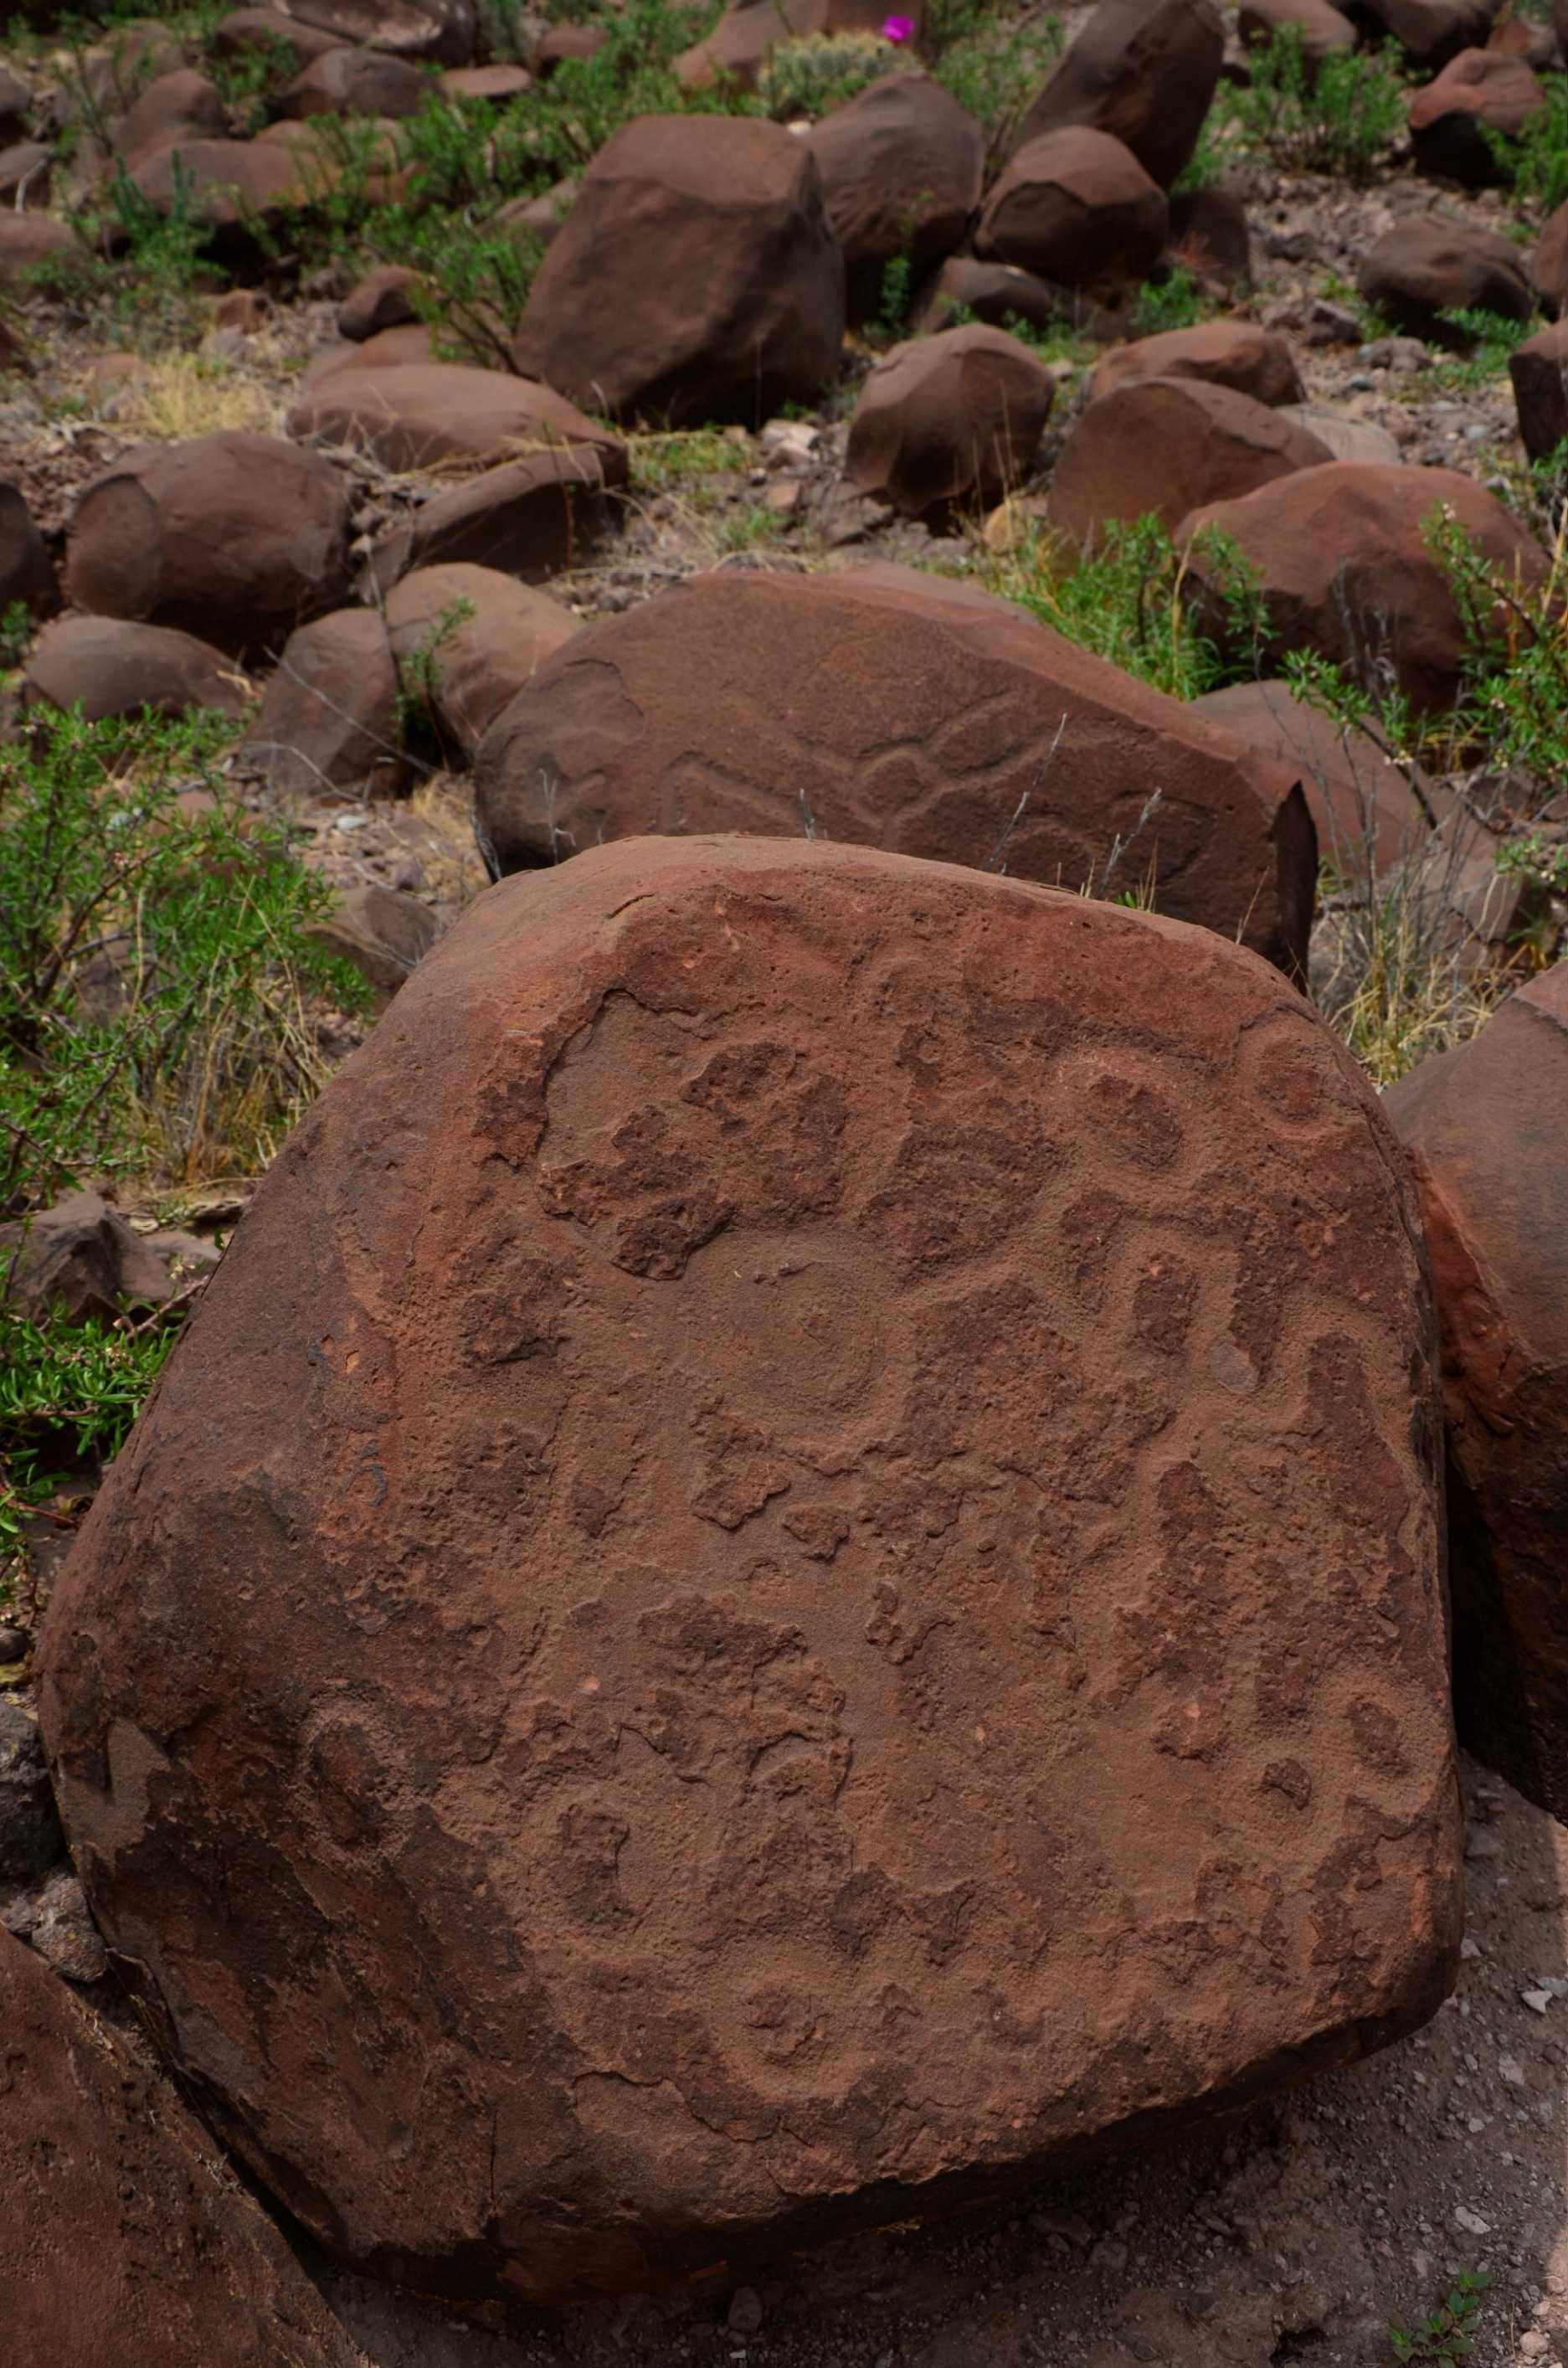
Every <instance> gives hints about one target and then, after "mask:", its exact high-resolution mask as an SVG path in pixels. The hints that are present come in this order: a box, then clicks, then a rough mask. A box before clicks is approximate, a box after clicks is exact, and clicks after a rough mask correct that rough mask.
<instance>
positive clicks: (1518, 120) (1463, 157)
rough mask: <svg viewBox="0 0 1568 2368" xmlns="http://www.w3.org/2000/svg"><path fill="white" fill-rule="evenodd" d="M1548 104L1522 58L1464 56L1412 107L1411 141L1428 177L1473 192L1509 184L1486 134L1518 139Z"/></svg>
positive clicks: (1464, 52) (1466, 53) (1479, 52)
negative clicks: (1443, 179) (1444, 179)
mask: <svg viewBox="0 0 1568 2368" xmlns="http://www.w3.org/2000/svg"><path fill="white" fill-rule="evenodd" d="M1545 104H1546V91H1545V89H1544V87H1543V85H1541V84H1540V81H1539V80H1538V79H1537V77H1536V76H1535V74H1532V72H1531V71H1530V68H1529V67H1528V65H1527V64H1526V63H1525V61H1524V59H1523V58H1516V57H1508V56H1506V55H1505V54H1504V53H1503V52H1501V51H1496V50H1461V51H1460V54H1459V56H1458V57H1457V58H1454V59H1452V60H1451V61H1450V63H1449V64H1448V65H1446V66H1445V67H1444V68H1443V71H1442V73H1441V74H1439V75H1438V76H1437V80H1436V81H1435V82H1430V83H1428V84H1427V85H1426V88H1425V90H1418V91H1416V92H1415V94H1414V95H1413V97H1412V98H1411V100H1410V104H1409V109H1408V112H1409V117H1410V136H1411V141H1412V144H1413V145H1414V147H1415V161H1416V163H1417V164H1418V165H1420V166H1421V168H1422V170H1423V171H1424V172H1427V173H1439V174H1444V175H1446V176H1448V177H1449V179H1450V180H1455V181H1463V182H1465V183H1466V184H1468V185H1469V186H1470V187H1471V188H1489V187H1490V186H1491V185H1492V184H1493V183H1494V182H1495V181H1501V180H1502V179H1504V178H1505V175H1504V172H1503V169H1502V167H1501V166H1500V165H1499V164H1498V162H1497V159H1496V157H1495V156H1494V154H1493V152H1492V148H1491V145H1490V143H1489V142H1488V140H1487V138H1486V133H1487V131H1500V132H1503V133H1505V134H1506V135H1507V136H1508V137H1509V138H1510V139H1517V137H1518V135H1519V134H1520V133H1521V132H1522V131H1523V130H1524V128H1525V126H1526V124H1527V123H1528V121H1529V120H1530V118H1531V116H1532V115H1537V114H1539V113H1540V109H1541V108H1543V107H1544V106H1545Z"/></svg>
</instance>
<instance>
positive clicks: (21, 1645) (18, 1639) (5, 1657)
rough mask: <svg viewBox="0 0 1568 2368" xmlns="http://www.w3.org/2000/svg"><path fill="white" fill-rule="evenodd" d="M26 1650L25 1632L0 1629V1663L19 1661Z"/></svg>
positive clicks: (16, 1629) (15, 1629) (17, 1629)
mask: <svg viewBox="0 0 1568 2368" xmlns="http://www.w3.org/2000/svg"><path fill="white" fill-rule="evenodd" d="M27 1649H28V1639H27V1634H26V1631H25V1630H23V1629H21V1628H0V1663H6V1664H9V1663H10V1662H12V1661H19V1660H20V1659H21V1658H22V1656H23V1655H24V1653H25V1652H26V1651H27Z"/></svg>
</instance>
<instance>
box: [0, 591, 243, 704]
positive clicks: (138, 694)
mask: <svg viewBox="0 0 1568 2368" xmlns="http://www.w3.org/2000/svg"><path fill="white" fill-rule="evenodd" d="M23 684H24V687H25V689H26V691H27V695H28V698H29V699H41V700H47V701H48V703H49V704H50V705H51V707H80V708H81V710H82V712H83V713H84V715H85V716H86V717H87V719H88V721H89V722H90V723H97V722H98V721H99V720H100V719H101V718H102V717H104V716H106V715H137V714H145V713H151V714H153V715H182V714H184V713H185V712H187V710H188V709H190V708H193V707H202V708H208V709H210V710H212V711H213V712H216V713H218V714H221V715H243V714H244V712H245V709H246V708H247V707H248V706H249V704H250V700H251V687H250V684H249V682H248V681H247V680H246V678H245V677H244V675H243V674H242V673H241V672H240V670H239V668H238V666H236V665H235V664H234V662H233V659H232V658H227V657H225V656H224V655H223V653H222V650H215V649H213V648H212V646H211V645H210V643H207V642H199V641H198V640H197V639H196V637H195V635H194V634H192V633H181V632H176V631H175V630H174V629H173V628H172V627H171V626H168V625H137V624H131V623H130V622H128V621H127V620H125V619H124V618H121V617H62V618H60V619H58V620H57V621H56V622H55V623H54V624H52V625H46V626H45V627H44V630H43V632H41V633H40V635H39V637H38V640H37V641H36V642H35V643H34V644H33V647H32V649H31V651H30V652H29V654H28V663H27V670H26V673H25V674H24V676H23Z"/></svg>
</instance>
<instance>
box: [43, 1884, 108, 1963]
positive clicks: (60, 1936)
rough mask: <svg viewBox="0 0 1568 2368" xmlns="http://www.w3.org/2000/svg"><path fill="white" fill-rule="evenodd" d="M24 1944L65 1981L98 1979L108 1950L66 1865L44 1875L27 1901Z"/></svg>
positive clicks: (85, 1898)
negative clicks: (37, 1888) (25, 1941)
mask: <svg viewBox="0 0 1568 2368" xmlns="http://www.w3.org/2000/svg"><path fill="white" fill-rule="evenodd" d="M27 1939H28V1948H29V1949H31V1950H32V1951H33V1952H34V1953H35V1954H36V1955H38V1956H40V1957H41V1958H42V1960H43V1962H44V1964H46V1965H47V1966H48V1967H49V1969H50V1971H51V1973H54V1974H58V1975H60V1977H61V1979H62V1981H67V1982H81V1983H84V1984H85V1983H90V1982H101V1981H102V1980H103V1978H104V1975H106V1974H107V1973H108V1950H107V1949H106V1948H105V1947H104V1944H103V1936H102V1934H101V1933H100V1932H99V1930H98V1928H97V1925H96V1924H95V1923H94V1921H93V1913H92V1910H91V1908H90V1907H88V1905H87V1895H86V1893H85V1891H84V1890H83V1888H82V1885H81V1882H80V1880H79V1879H78V1877H77V1876H76V1875H74V1873H72V1871H71V1869H70V1868H69V1867H68V1866H62V1867H61V1868H60V1869H59V1870H58V1871H57V1872H56V1873H53V1874H51V1875H50V1876H48V1877H47V1878H46V1880H45V1882H44V1883H43V1884H42V1886H41V1888H40V1890H39V1892H38V1893H37V1894H36V1896H34V1898H33V1899H32V1900H31V1901H30V1902H29V1914H28V1934H27Z"/></svg>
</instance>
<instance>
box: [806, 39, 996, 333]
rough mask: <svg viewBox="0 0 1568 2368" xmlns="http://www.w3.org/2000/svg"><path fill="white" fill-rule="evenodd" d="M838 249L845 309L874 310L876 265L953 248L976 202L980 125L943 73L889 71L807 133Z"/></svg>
mask: <svg viewBox="0 0 1568 2368" xmlns="http://www.w3.org/2000/svg"><path fill="white" fill-rule="evenodd" d="M807 145H808V146H809V148H810V150H811V153H812V160H813V162H814V163H815V165H816V168H817V172H818V175H819V176H820V177H821V180H822V192H823V204H824V208H825V210H826V213H827V219H828V221H829V222H831V223H832V225H833V228H834V231H835V234H836V236H837V239H838V243H839V245H840V246H841V247H842V248H843V250H844V262H845V268H846V273H847V275H848V300H849V313H850V317H851V319H854V320H859V319H862V318H863V317H864V316H865V315H866V314H867V313H874V312H875V311H876V310H877V308H878V305H879V303H880V302H881V286H882V274H883V273H884V271H885V270H886V269H887V268H888V266H889V264H890V263H892V262H894V261H896V260H898V259H900V258H902V257H907V258H908V262H909V266H910V268H911V270H912V271H913V272H925V271H927V270H929V269H930V268H931V267H932V266H933V265H935V264H937V263H939V262H940V261H941V260H942V258H943V257H944V256H948V255H950V254H951V253H952V251H953V249H954V247H956V246H957V245H958V244H959V242H960V239H961V238H962V237H963V235H964V233H965V232H966V231H967V230H968V228H969V225H970V222H971V219H972V217H973V215H974V212H975V210H976V208H977V207H978V206H979V204H980V193H981V188H982V184H983V177H984V170H985V135H984V133H983V131H981V128H980V126H979V124H978V123H976V122H975V120H974V118H973V117H972V116H971V115H969V114H967V113H966V112H965V110H964V108H961V107H960V105H959V103H958V101H957V99H956V98H952V97H949V94H948V93H947V92H946V91H945V90H944V89H943V88H942V87H941V85H940V84H939V83H934V82H930V81H928V80H927V79H926V76H925V75H924V74H890V75H888V76H887V77H886V78H885V79H884V80H883V81H881V82H875V83H872V85H870V87H869V89H868V90H863V91H862V92H861V93H860V94H859V96H858V97H857V98H852V99H850V100H849V101H848V103H847V104H846V106H843V107H837V108H834V110H833V112H832V113H831V114H830V115H825V116H824V118H823V120H822V121H821V122H820V123H818V124H817V125H816V126H815V127H814V129H813V130H812V133H811V135H810V138H809V140H808V142H807Z"/></svg>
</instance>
